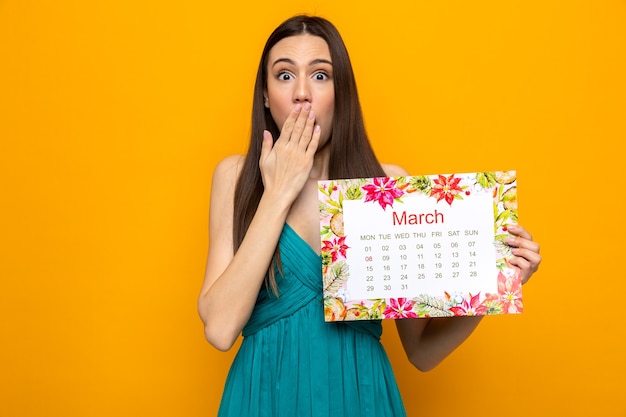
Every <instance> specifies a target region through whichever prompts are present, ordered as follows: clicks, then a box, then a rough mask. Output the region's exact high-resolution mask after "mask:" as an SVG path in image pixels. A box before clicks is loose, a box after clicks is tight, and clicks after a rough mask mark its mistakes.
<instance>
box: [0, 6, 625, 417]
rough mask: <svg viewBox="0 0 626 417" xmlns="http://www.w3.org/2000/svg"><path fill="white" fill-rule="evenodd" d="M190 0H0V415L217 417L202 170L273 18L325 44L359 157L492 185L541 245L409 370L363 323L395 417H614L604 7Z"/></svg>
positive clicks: (389, 340)
mask: <svg viewBox="0 0 626 417" xmlns="http://www.w3.org/2000/svg"><path fill="white" fill-rule="evenodd" d="M212 3H214V2H206V1H202V2H201V1H179V2H165V1H159V0H152V1H145V0H138V1H131V2H126V1H121V0H110V1H107V2H102V1H94V2H83V1H70V0H57V1H32V0H20V1H17V0H0V184H1V187H0V210H1V216H0V237H1V239H0V278H1V284H0V285H1V287H0V335H1V336H0V337H1V343H0V416H2V417H5V416H7V417H12V416H64V417H74V416H77V417H78V416H89V417H92V416H93V417H97V416H111V415H116V416H153V417H157V416H177V417H178V416H189V417H191V416H208V415H214V414H215V411H216V409H217V406H218V401H219V397H220V394H221V389H222V385H223V382H224V379H225V376H226V372H227V369H228V366H229V363H230V361H231V359H232V357H233V355H234V350H232V351H230V352H228V353H220V352H218V351H216V350H214V349H213V348H211V347H210V345H208V343H206V342H205V341H204V338H203V332H202V326H201V323H200V320H199V318H198V316H197V313H196V297H197V294H198V291H199V289H200V285H201V281H202V277H203V271H204V261H205V254H206V250H207V245H208V235H207V211H208V205H209V188H210V182H211V173H212V171H213V168H214V167H215V165H216V164H217V162H218V161H219V160H220V159H222V158H223V157H224V156H226V155H228V154H231V153H241V152H244V151H245V146H246V143H247V136H248V133H249V119H250V104H251V92H252V85H253V80H254V75H255V70H256V65H257V61H258V59H259V56H260V52H261V48H262V46H263V43H264V42H265V39H266V37H267V36H268V35H269V33H270V31H271V30H272V29H273V28H274V27H275V26H276V25H277V24H278V23H280V22H281V21H282V20H283V19H285V18H287V17H289V16H291V15H292V14H294V13H296V12H309V13H317V14H319V15H322V16H324V17H327V18H329V19H330V20H332V21H333V22H334V23H335V24H336V25H337V27H338V28H339V30H340V31H341V32H342V34H343V36H344V38H345V41H346V44H347V45H348V48H349V50H350V53H351V56H352V59H353V64H354V67H355V72H356V76H357V81H358V84H359V89H360V90H359V91H360V94H361V100H362V104H363V107H364V111H365V117H366V124H367V128H368V131H369V133H370V136H371V138H372V141H373V144H374V147H375V149H376V150H377V153H378V155H379V157H380V159H381V160H382V161H384V162H390V163H396V164H399V165H402V166H404V167H405V168H406V169H408V170H409V172H411V173H412V174H415V175H417V174H432V173H444V172H446V173H447V172H465V171H475V170H493V169H516V170H517V171H518V182H519V200H520V223H521V224H523V225H525V226H526V227H527V228H528V229H529V230H531V231H532V233H533V234H534V237H535V238H536V240H538V241H539V242H540V243H541V245H542V254H543V255H544V258H545V259H544V262H543V264H542V266H541V269H540V272H539V273H538V274H537V275H536V276H535V277H534V278H533V279H532V280H531V282H530V283H529V284H528V285H527V286H525V287H524V297H525V309H526V311H525V313H524V314H523V315H521V316H497V317H489V318H487V319H485V320H484V321H483V323H482V324H481V326H480V327H479V328H478V329H477V331H476V332H475V333H474V335H473V336H472V337H471V338H470V339H469V340H468V341H467V342H466V343H465V344H464V345H462V346H461V347H460V348H459V349H458V350H457V351H456V352H454V353H453V354H452V356H450V357H449V358H448V359H447V360H446V361H445V362H444V363H443V364H441V365H440V366H439V367H438V368H437V369H436V370H434V371H432V372H429V373H420V372H418V371H417V370H415V369H413V368H411V367H410V365H409V364H408V362H407V361H406V359H405V358H404V356H403V353H402V351H401V347H400V344H399V341H398V338H397V335H396V334H395V331H394V328H393V323H391V322H385V330H386V332H385V334H384V336H383V339H384V343H385V345H386V346H387V349H388V352H389V355H390V357H391V360H392V362H393V365H394V368H395V372H396V375H397V378H398V381H399V383H400V387H401V391H402V393H403V396H404V398H405V401H406V407H407V410H408V412H409V415H411V416H417V415H432V414H435V413H436V414H437V415H446V416H451V415H457V414H459V415H464V416H466V417H472V416H497V415H503V414H506V415H507V416H509V417H514V416H528V415H535V414H536V413H538V414H539V415H551V416H590V415H601V416H622V417H623V416H626V405H625V403H624V400H623V398H622V397H623V394H624V387H625V385H624V374H626V360H625V356H624V352H626V342H625V341H624V337H623V335H624V329H625V325H626V321H625V319H624V309H623V300H624V294H626V280H625V278H626V274H625V273H624V268H623V266H622V262H621V261H620V260H623V258H624V255H623V240H624V232H626V229H625V227H624V220H623V213H624V197H623V194H624V191H623V177H622V176H621V175H620V174H622V172H623V170H622V168H623V165H624V152H623V151H622V150H621V147H620V148H618V146H620V145H621V143H622V142H623V141H624V139H626V76H625V74H626V3H625V2H624V1H623V0H622V1H618V0H613V1H602V0H588V1H572V0H568V1H543V0H542V1H538V0H534V1H506V2H502V1H473V2H464V1H440V2H414V1H406V2H404V3H403V2H389V1H381V2H375V3H372V4H370V5H369V6H364V5H363V3H362V2H353V3H352V4H350V2H337V1H334V0H313V1H309V2H305V3H303V5H293V4H290V3H289V2H284V1H276V0H268V1H264V2H252V1H251V2H249V3H244V4H242V3H241V2H217V5H215V4H212Z"/></svg>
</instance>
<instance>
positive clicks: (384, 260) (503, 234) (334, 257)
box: [318, 171, 523, 321]
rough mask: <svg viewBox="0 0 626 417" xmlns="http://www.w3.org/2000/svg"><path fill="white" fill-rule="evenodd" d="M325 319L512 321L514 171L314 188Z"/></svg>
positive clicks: (516, 304)
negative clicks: (500, 317) (491, 317)
mask: <svg viewBox="0 0 626 417" xmlns="http://www.w3.org/2000/svg"><path fill="white" fill-rule="evenodd" d="M318 193H319V208H320V237H321V254H322V276H323V290H324V317H325V320H326V321H343V320H374V319H403V318H420V317H422V318H423V317H452V316H472V315H488V314H518V313H521V312H522V310H523V304H522V293H521V278H520V276H519V273H518V271H517V269H515V268H514V267H513V266H511V265H510V264H509V262H508V260H509V259H510V258H511V257H512V256H513V255H512V253H511V248H510V247H509V246H508V245H507V244H506V242H505V239H506V238H507V237H508V236H509V233H508V232H507V228H508V227H509V226H510V225H512V224H516V223H517V175H516V172H515V171H493V172H473V173H462V174H438V175H422V176H407V177H385V178H382V177H381V178H357V179H345V180H329V181H319V183H318Z"/></svg>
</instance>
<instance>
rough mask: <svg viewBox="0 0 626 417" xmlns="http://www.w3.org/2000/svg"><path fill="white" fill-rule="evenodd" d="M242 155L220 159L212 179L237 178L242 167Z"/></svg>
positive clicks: (243, 157)
mask: <svg viewBox="0 0 626 417" xmlns="http://www.w3.org/2000/svg"><path fill="white" fill-rule="evenodd" d="M244 159H245V156H244V155H230V156H227V157H225V158H224V159H222V160H221V161H219V162H218V163H217V165H216V166H215V171H214V172H213V176H214V177H219V178H224V177H226V178H237V177H238V176H239V173H240V172H241V168H242V167H243V161H244Z"/></svg>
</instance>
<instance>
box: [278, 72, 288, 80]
mask: <svg viewBox="0 0 626 417" xmlns="http://www.w3.org/2000/svg"><path fill="white" fill-rule="evenodd" d="M278 79H279V80H282V81H289V80H291V74H289V73H288V72H281V73H280V74H278Z"/></svg>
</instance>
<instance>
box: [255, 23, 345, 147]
mask: <svg viewBox="0 0 626 417" xmlns="http://www.w3.org/2000/svg"><path fill="white" fill-rule="evenodd" d="M267 74H268V77H267V78H268V79H267V90H266V91H265V95H266V98H267V101H266V106H267V107H269V109H270V112H271V114H272V118H273V119H274V121H275V122H276V125H277V126H278V127H279V128H280V129H282V127H283V124H284V123H285V120H286V119H287V116H288V115H289V113H290V112H291V111H292V110H293V108H294V106H295V105H296V104H297V103H300V104H302V105H304V104H305V103H307V102H308V103H310V104H311V108H312V109H313V112H314V114H315V123H316V124H318V125H320V127H321V138H320V144H319V148H321V147H322V146H324V145H325V144H326V143H327V142H328V138H329V137H330V134H331V127H332V123H333V112H334V108H335V87H334V84H333V65H332V62H331V60H330V51H329V50H328V44H326V41H325V40H324V39H322V38H320V37H319V36H312V35H297V36H290V37H287V38H284V39H282V40H280V41H279V42H278V43H276V45H274V46H273V47H272V49H271V50H270V52H269V54H268V60H267Z"/></svg>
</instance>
